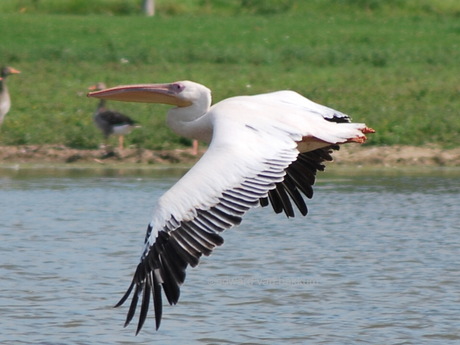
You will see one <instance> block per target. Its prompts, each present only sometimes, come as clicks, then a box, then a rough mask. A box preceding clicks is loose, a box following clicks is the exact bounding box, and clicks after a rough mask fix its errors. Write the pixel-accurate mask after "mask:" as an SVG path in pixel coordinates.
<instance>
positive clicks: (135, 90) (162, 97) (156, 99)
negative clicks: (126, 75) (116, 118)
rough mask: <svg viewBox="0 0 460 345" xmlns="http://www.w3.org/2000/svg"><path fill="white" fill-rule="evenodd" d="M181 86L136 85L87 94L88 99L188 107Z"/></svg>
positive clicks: (174, 84)
mask: <svg viewBox="0 0 460 345" xmlns="http://www.w3.org/2000/svg"><path fill="white" fill-rule="evenodd" d="M182 90H183V85H182V84H180V83H172V84H137V85H122V86H116V87H111V88H109V89H105V90H101V91H95V92H90V93H88V97H95V98H102V99H107V100H113V101H123V102H141V103H161V104H170V105H175V106H178V107H188V106H190V105H191V104H192V102H191V101H189V100H187V99H184V98H183V97H181V94H180V93H181V92H182Z"/></svg>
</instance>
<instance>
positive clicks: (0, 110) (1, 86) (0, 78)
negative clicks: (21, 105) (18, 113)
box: [0, 67, 21, 125]
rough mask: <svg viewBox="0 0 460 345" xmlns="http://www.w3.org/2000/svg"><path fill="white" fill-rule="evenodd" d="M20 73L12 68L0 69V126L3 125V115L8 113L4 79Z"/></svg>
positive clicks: (9, 102)
mask: <svg viewBox="0 0 460 345" xmlns="http://www.w3.org/2000/svg"><path fill="white" fill-rule="evenodd" d="M17 73H21V72H20V71H18V70H17V69H14V68H13V67H2V69H1V70H0V125H1V124H2V123H3V120H4V118H5V115H6V114H7V113H8V112H9V111H10V108H11V99H10V93H9V92H8V88H7V87H6V78H7V77H8V76H9V75H10V74H17Z"/></svg>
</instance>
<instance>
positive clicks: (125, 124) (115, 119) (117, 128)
mask: <svg viewBox="0 0 460 345" xmlns="http://www.w3.org/2000/svg"><path fill="white" fill-rule="evenodd" d="M105 88H106V85H105V84H104V83H103V82H99V83H97V84H96V85H93V86H90V87H89V88H88V89H89V90H91V91H97V90H103V89H105ZM105 104H106V101H105V100H104V99H101V100H100V101H99V104H98V106H97V108H96V111H95V112H94V122H95V124H96V126H97V127H98V128H99V129H100V130H101V131H102V134H103V135H104V139H105V144H106V147H107V141H108V139H109V137H110V136H111V135H115V136H117V137H118V148H119V150H123V146H124V145H123V142H124V136H125V135H127V134H129V133H131V131H132V130H133V128H137V127H139V126H138V125H136V122H135V121H134V120H133V119H131V118H130V117H128V116H126V115H124V114H122V113H120V112H118V111H114V110H109V109H107V108H106V107H105Z"/></svg>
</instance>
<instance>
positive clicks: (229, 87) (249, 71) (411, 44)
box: [0, 0, 460, 149]
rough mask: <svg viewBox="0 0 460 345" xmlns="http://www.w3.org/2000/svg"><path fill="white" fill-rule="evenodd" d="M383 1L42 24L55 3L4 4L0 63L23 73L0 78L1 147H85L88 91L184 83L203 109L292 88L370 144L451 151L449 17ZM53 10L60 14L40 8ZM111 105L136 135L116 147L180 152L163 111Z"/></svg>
mask: <svg viewBox="0 0 460 345" xmlns="http://www.w3.org/2000/svg"><path fill="white" fill-rule="evenodd" d="M69 1H70V0H68V1H67V2H69ZM74 2H75V1H74ZM77 2H78V1H77ZM105 2H108V1H105ZM249 2H251V1H249ZM288 2H289V1H288ZM392 2H394V3H395V4H397V3H404V6H403V5H400V6H393V7H391V6H388V5H385V4H384V2H382V1H378V0H374V1H372V0H361V1H358V3H360V4H361V8H360V9H358V8H357V6H356V3H354V5H350V3H352V2H351V0H350V1H348V0H330V1H329V4H331V3H333V4H334V6H333V7H329V8H327V9H325V7H324V4H322V3H324V2H321V1H312V2H311V3H310V5H309V7H308V6H307V7H302V6H304V5H296V2H292V4H291V5H290V7H289V8H287V9H277V10H276V11H275V12H276V13H277V14H270V15H260V13H261V12H263V11H262V10H260V9H258V10H257V6H255V5H252V6H253V7H250V6H248V7H241V3H242V2H241V1H239V2H237V3H238V4H240V6H239V7H238V6H236V5H233V6H230V5H229V2H225V1H216V2H215V3H216V4H218V5H216V6H217V7H216V8H214V7H210V6H211V5H210V3H211V2H209V1H205V0H200V1H199V2H198V1H191V0H189V1H183V2H181V6H182V7H181V8H180V9H175V10H172V9H171V8H172V7H173V5H174V4H175V3H176V4H177V2H172V1H159V0H158V1H157V3H158V8H157V10H158V11H159V12H158V13H159V15H157V16H155V17H153V18H147V17H143V16H141V15H137V14H135V11H137V10H139V8H138V7H134V9H132V10H126V11H125V12H122V13H124V14H126V15H123V16H108V15H103V14H97V15H95V14H90V15H70V14H48V13H57V12H58V13H67V12H66V10H65V8H64V7H65V6H64V4H65V3H66V1H64V0H62V1H61V0H60V2H57V1H51V0H50V1H48V2H45V0H39V1H38V2H37V3H38V4H36V7H35V8H33V7H32V6H31V3H33V1H26V0H23V1H15V2H13V1H10V0H4V2H3V3H2V4H1V5H0V10H1V9H2V6H11V7H9V8H7V7H3V9H4V11H2V12H0V13H2V14H1V15H0V32H1V36H2V45H1V46H0V64H5V65H11V66H13V67H15V68H17V69H20V70H21V71H22V74H20V75H15V76H12V77H10V78H9V79H8V85H9V89H10V93H11V96H12V101H13V106H12V109H11V111H10V113H9V114H8V115H7V117H6V119H5V122H4V124H3V126H2V127H1V128H0V144H2V145H18V144H46V143H53V144H65V145H69V146H71V147H78V148H93V147H96V146H98V144H99V143H100V142H101V136H100V133H99V132H98V131H97V129H96V128H95V127H94V125H93V123H92V112H93V110H94V108H95V105H96V101H95V100H93V99H88V98H86V96H85V95H86V92H87V87H88V86H90V85H92V84H94V83H95V82H97V81H105V82H106V83H107V84H108V85H110V86H113V85H118V84H129V83H150V82H167V81H175V80H182V79H190V80H194V81H197V82H200V83H203V84H205V85H207V86H209V87H210V88H211V89H212V90H213V96H214V100H215V101H219V100H221V99H223V98H226V97H230V96H234V95H239V94H254V93H260V92H267V91H272V90H277V89H293V90H296V91H298V92H300V93H302V94H304V95H305V96H307V97H309V98H311V99H313V100H315V101H317V102H319V103H322V104H325V105H328V106H331V107H334V108H336V109H338V110H341V111H343V112H346V113H348V114H350V115H351V116H352V117H353V119H354V120H355V121H359V122H366V123H367V124H368V125H369V126H371V127H373V128H375V129H376V130H377V133H376V134H375V135H372V139H371V141H370V143H371V144H379V145H381V144H385V145H392V144H415V145H423V144H427V143H435V144H439V145H442V146H458V145H460V139H459V135H458V133H460V119H459V109H460V97H459V96H460V87H459V82H458V81H459V79H458V75H459V71H458V62H459V61H460V24H459V21H458V17H459V13H460V11H459V8H460V6H456V2H451V5H449V1H429V0H421V1H419V2H418V4H419V5H420V4H421V5H423V6H419V7H416V9H417V10H416V11H415V10H414V6H415V5H414V4H415V3H414V2H413V1H410V0H408V1H406V2H401V1H397V0H393V1H389V3H392ZM13 3H14V5H21V3H22V7H20V6H13ZM94 3H102V4H104V1H97V2H96V1H94ZM113 3H117V1H116V0H114V1H112V5H113ZM139 3H140V1H139ZM230 3H231V2H230ZM257 3H259V5H260V6H262V5H261V4H262V3H260V2H257V1H253V2H252V4H256V5H257ZM263 3H264V4H267V3H270V2H263ZM387 3H388V2H387ZM45 4H46V6H45ZM58 4H61V5H62V7H61V9H60V10H59V11H57V10H56V7H54V8H53V7H52V5H53V6H58ZM219 4H220V5H219ZM39 6H41V8H39ZM74 6H77V5H74ZM80 6H83V5H80ZM168 6H169V7H168ZM254 6H255V8H256V10H254ZM24 7H26V9H25V10H24V9H23V8H24ZM77 7H78V6H77ZM83 7H84V6H83ZM62 8H64V9H62ZM78 8H80V10H74V11H75V12H76V13H87V12H88V10H83V9H82V7H78ZM162 8H163V9H165V10H164V11H165V12H163V13H161V12H160V9H162ZM21 9H22V10H21ZM166 9H168V11H166ZM200 10H201V11H200ZM21 12H22V13H21ZM96 13H104V12H103V11H99V10H98V11H96ZM107 13H118V12H116V11H115V10H112V12H110V11H109V12H107ZM164 13H166V14H164ZM171 13H180V15H171ZM187 13H193V15H189V14H187ZM199 13H206V14H199ZM235 13H238V15H235ZM254 13H258V14H254ZM109 105H110V107H112V108H116V109H117V110H119V111H122V112H124V113H126V114H128V115H130V116H131V117H133V118H134V119H136V120H138V121H139V122H140V123H141V125H142V128H140V129H137V130H135V131H134V132H133V133H132V134H130V135H129V136H127V138H126V140H127V143H128V144H135V145H139V146H141V147H145V148H153V149H158V148H173V147H177V146H181V145H187V144H189V142H188V141H186V140H183V139H181V138H179V137H177V136H175V135H173V134H172V133H171V131H170V130H169V129H168V128H167V127H166V125H165V124H164V118H165V113H166V111H167V109H168V107H167V106H161V105H151V104H135V103H132V104H131V103H115V102H112V103H109Z"/></svg>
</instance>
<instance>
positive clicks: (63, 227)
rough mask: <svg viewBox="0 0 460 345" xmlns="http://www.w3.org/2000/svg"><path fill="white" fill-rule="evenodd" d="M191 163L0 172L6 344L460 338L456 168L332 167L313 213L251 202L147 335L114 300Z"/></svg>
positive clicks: (459, 177)
mask: <svg viewBox="0 0 460 345" xmlns="http://www.w3.org/2000/svg"><path fill="white" fill-rule="evenodd" d="M182 172H183V171H170V170H158V171H153V170H110V169H107V170H89V169H88V170H85V169H82V170H78V169H53V170H45V169H31V170H28V169H6V168H4V169H1V170H0V253H1V260H0V277H1V283H0V314H1V320H0V343H1V344H12V345H13V344H14V345H18V344H94V345H101V344H153V343H156V344H460V205H459V201H460V199H459V196H460V171H459V170H442V169H438V170H432V171H428V172H426V171H421V172H414V171H404V170H403V171H394V170H386V171H384V172H378V171H360V170H358V171H357V173H355V172H353V171H351V170H343V169H340V168H338V167H337V168H336V167H334V166H333V164H331V165H330V166H329V173H326V174H321V175H320V176H319V179H318V182H317V185H316V189H315V196H314V198H313V200H311V201H310V202H309V203H308V205H309V210H310V213H309V215H308V216H307V217H305V218H304V217H298V218H295V219H290V220H288V219H286V218H285V217H284V216H283V215H274V214H272V212H271V210H270V209H268V208H266V209H255V210H253V211H251V212H249V213H248V214H247V215H246V218H245V220H244V221H243V223H242V224H241V226H240V227H238V228H234V229H231V230H228V231H227V232H225V233H224V238H225V244H224V245H223V246H222V247H219V248H217V249H216V250H215V251H214V253H213V254H212V255H211V256H210V257H207V258H204V259H203V260H202V261H201V263H200V265H199V266H198V267H196V268H194V269H190V268H189V269H188V271H187V279H186V281H185V284H184V285H183V287H182V294H181V299H180V301H179V303H178V305H176V306H173V307H171V306H169V305H165V307H164V310H163V321H162V325H161V327H160V330H159V331H158V332H156V331H155V330H154V319H153V314H152V313H151V315H150V317H149V318H148V319H147V321H146V324H145V325H144V329H143V330H142V331H141V333H140V334H139V335H138V336H137V337H136V336H135V335H134V333H135V325H130V326H129V327H127V328H123V323H124V319H125V314H126V312H127V306H123V307H121V308H117V309H114V308H112V306H113V305H114V304H115V303H116V302H117V301H118V299H119V298H120V297H121V295H122V294H123V293H124V292H125V289H126V288H127V287H128V285H129V283H130V281H131V275H132V273H133V270H134V268H135V266H136V264H137V262H138V257H139V254H140V251H141V249H142V241H143V236H144V234H145V228H146V225H147V223H148V222H149V221H150V214H151V212H152V206H153V203H154V200H155V199H157V198H158V197H159V196H160V195H161V194H162V193H163V192H164V191H165V190H166V189H167V188H169V187H170V186H171V184H173V183H174V181H175V180H176V179H177V178H178V177H179V175H180V174H181V173H182ZM136 321H137V320H136Z"/></svg>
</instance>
